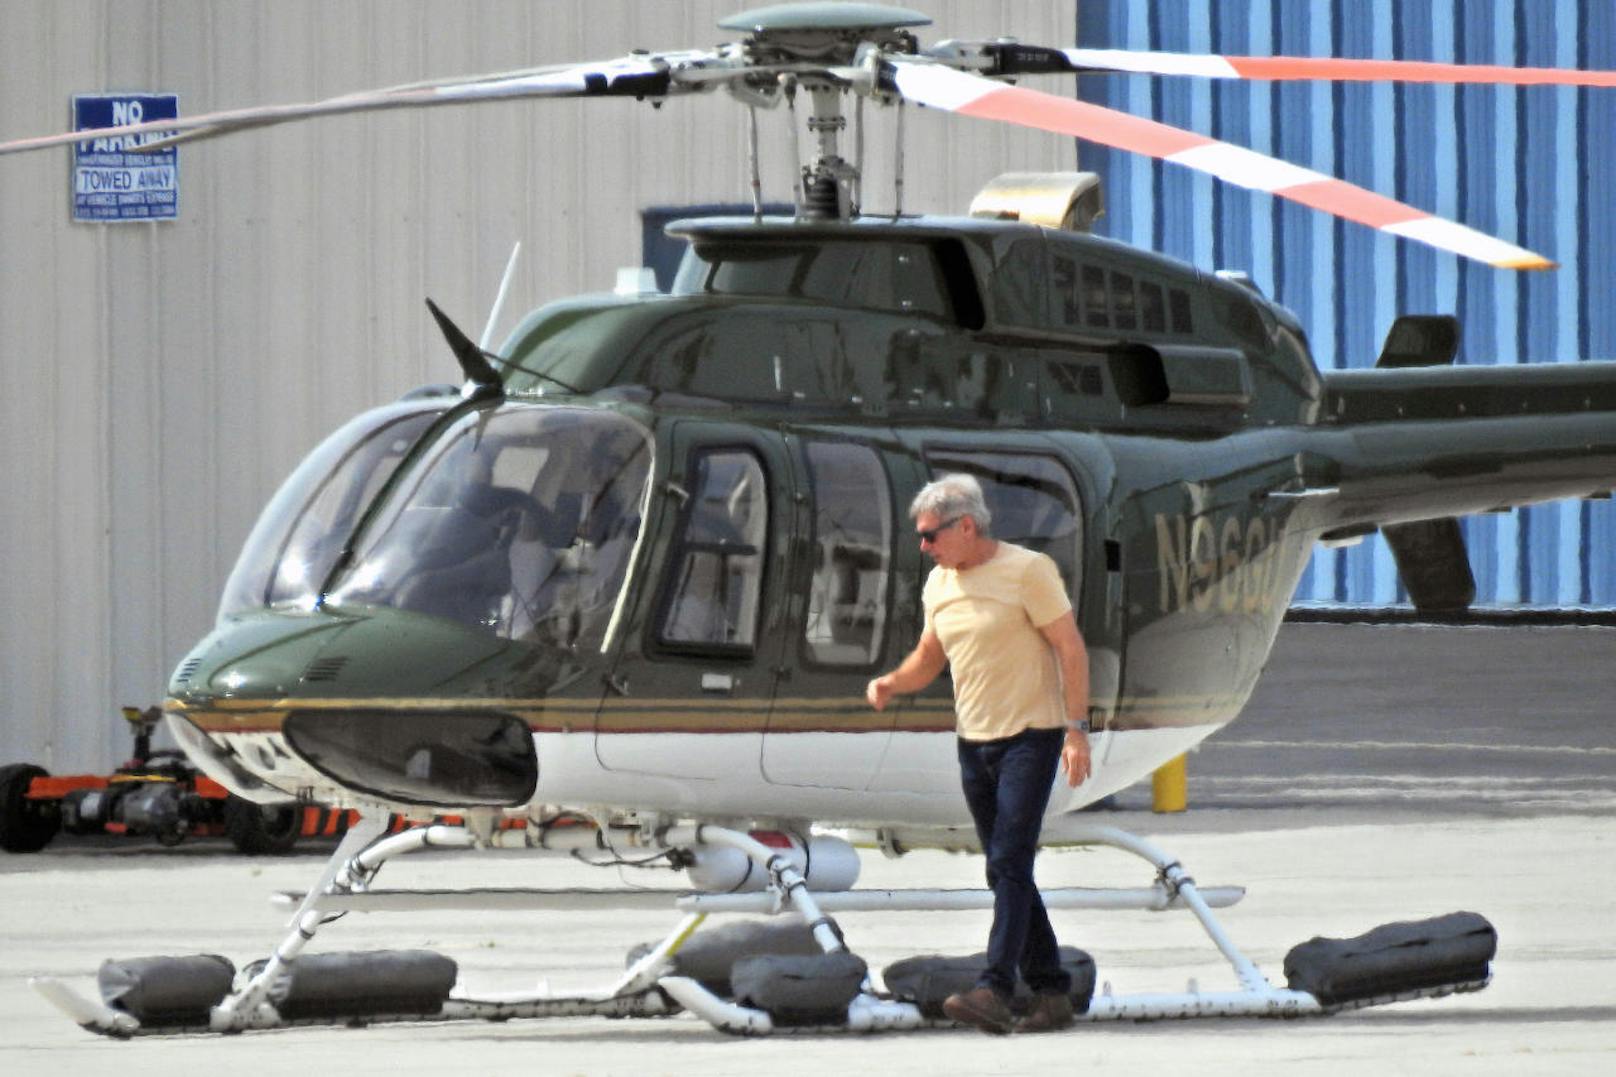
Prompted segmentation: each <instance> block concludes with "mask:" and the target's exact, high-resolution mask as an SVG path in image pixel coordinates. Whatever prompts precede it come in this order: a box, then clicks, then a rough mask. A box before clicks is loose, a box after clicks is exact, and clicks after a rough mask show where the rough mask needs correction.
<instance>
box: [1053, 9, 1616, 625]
mask: <svg viewBox="0 0 1616 1077" xmlns="http://www.w3.org/2000/svg"><path fill="white" fill-rule="evenodd" d="M1078 36H1079V38H1080V39H1081V40H1082V42H1083V43H1084V44H1085V45H1087V46H1090V47H1108V46H1109V47H1127V48H1141V49H1143V48H1149V49H1163V50H1169V51H1173V50H1177V51H1187V52H1212V53H1223V54H1232V55H1258V56H1261V55H1274V54H1294V55H1304V56H1355V57H1377V58H1397V59H1410V60H1453V61H1461V62H1469V63H1498V64H1513V65H1533V66H1578V67H1594V68H1612V67H1616V5H1612V4H1611V2H1610V0H1318V2H1316V3H1299V2H1290V0H1154V2H1146V0H1103V2H1102V0H1089V2H1088V3H1085V4H1083V5H1082V7H1081V10H1080V11H1079V15H1078ZM1080 81H1081V84H1082V85H1081V89H1080V93H1081V94H1082V96H1084V97H1085V98H1087V99H1089V100H1094V101H1098V102H1101V103H1104V104H1109V105H1112V106H1114V107H1119V108H1124V109H1127V110H1128V111H1131V112H1136V113H1139V114H1142V115H1148V116H1152V117H1154V118H1156V119H1159V120H1163V121H1165V122H1169V123H1175V124H1180V125H1183V126H1189V127H1193V128H1195V129H1196V130H1199V131H1202V132H1204V133H1207V134H1211V135H1213V136H1215V137H1218V138H1224V139H1227V140H1229V141H1232V142H1236V143H1239V144H1241V145H1245V146H1250V147H1251V148H1253V149H1257V150H1261V151H1263V152H1265V153H1272V154H1275V155H1277V156H1280V157H1283V158H1285V159H1286V160H1289V161H1294V162H1297V163H1299V164H1304V165H1308V166H1311V167H1313V168H1316V169H1319V170H1320V171H1324V172H1328V173H1331V174H1333V175H1337V176H1341V177H1343V178H1345V179H1348V180H1352V181H1353V182H1356V183H1360V184H1363V185H1365V186H1368V187H1371V188H1373V189H1375V190H1378V191H1382V192H1385V193H1388V194H1393V195H1395V196H1396V197H1398V198H1400V199H1403V200H1404V201H1408V202H1411V203H1413V204H1415V205H1417V206H1420V207H1422V208H1427V209H1431V210H1434V211H1436V212H1437V213H1440V214H1442V215H1444V216H1447V217H1451V218H1454V219H1457V220H1460V221H1463V222H1464V223H1466V224H1470V225H1472V226H1474V227H1477V228H1480V229H1481V230H1483V231H1486V232H1491V233H1493V234H1496V235H1499V236H1502V237H1503V238H1505V239H1510V240H1514V241H1516V242H1519V243H1522V244H1524V245H1526V246H1527V247H1530V248H1532V249H1533V250H1536V251H1539V252H1541V253H1543V254H1546V255H1547V256H1548V257H1550V258H1552V259H1554V260H1556V261H1558V262H1559V263H1560V266H1561V268H1560V269H1559V270H1557V271H1555V272H1552V273H1538V274H1520V273H1513V272H1508V271H1500V270H1493V269H1489V268H1487V267H1485V266H1479V265H1477V264H1475V263H1469V262H1465V263H1460V262H1459V261H1458V260H1457V259H1455V258H1454V257H1452V256H1449V255H1443V254H1438V253H1435V252H1432V251H1429V250H1426V249H1425V248H1422V247H1420V246H1418V245H1415V244H1411V243H1401V242H1398V241H1396V240H1393V239H1391V238H1389V237H1386V236H1382V235H1379V234H1377V233H1375V232H1372V231H1370V230H1368V229H1365V228H1361V227H1358V226H1356V225H1350V224H1342V223H1337V222H1334V221H1332V220H1330V219H1329V218H1326V217H1324V216H1322V215H1320V214H1317V213H1313V212H1311V211H1308V210H1305V209H1302V208H1299V207H1295V206H1292V205H1289V204H1281V203H1280V202H1279V201H1278V200H1277V199H1274V198H1271V197H1269V196H1266V195H1258V194H1252V193H1248V192H1246V191H1243V190H1240V189H1237V188H1233V187H1226V186H1221V185H1214V184H1213V183H1212V181H1211V180H1209V179H1206V178H1203V177H1200V176H1195V175H1192V174H1191V173H1189V172H1186V171H1185V170H1183V169H1178V168H1174V167H1171V166H1163V165H1160V164H1152V163H1150V162H1142V161H1139V160H1135V159H1132V158H1129V157H1127V156H1126V155H1122V154H1118V153H1114V152H1112V151H1106V150H1100V149H1092V150H1091V149H1090V148H1088V147H1086V146H1085V147H1083V149H1082V154H1083V166H1084V167H1085V168H1089V169H1092V170H1095V171H1099V172H1101V173H1103V174H1104V175H1105V178H1106V187H1107V194H1108V196H1109V201H1110V212H1109V214H1108V216H1107V217H1106V218H1105V219H1104V220H1103V221H1102V222H1101V230H1102V231H1108V232H1109V234H1110V235H1112V236H1115V237H1117V238H1120V239H1124V240H1127V241H1129V242H1132V243H1139V244H1146V245H1150V246H1153V247H1155V248H1157V249H1160V250H1163V251H1166V252H1168V253H1171V254H1174V255H1176V256H1178V257H1181V258H1184V259H1186V260H1188V261H1191V262H1194V263H1195V264H1196V265H1198V266H1202V267H1204V268H1208V269H1211V268H1231V269H1244V270H1247V271H1249V272H1250V273H1251V274H1252V276H1253V277H1254V278H1255V279H1256V281H1257V282H1258V283H1259V284H1260V285H1261V286H1262V288H1263V290H1264V291H1265V292H1266V293H1267V294H1269V295H1271V296H1276V297H1277V298H1278V299H1279V301H1280V302H1281V303H1283V304H1285V305H1286V306H1288V307H1290V308H1291V309H1292V310H1294V311H1296V313H1297V314H1298V315H1299V316H1300V317H1301V319H1302V321H1303V323H1304V324H1305V325H1306V326H1307V327H1308V330H1309V333H1310V336H1311V339H1312V341H1313V346H1314V350H1315V352H1316V354H1317V357H1318V360H1319V364H1320V366H1322V367H1327V368H1328V367H1358V366H1369V365H1372V364H1373V363H1374V361H1375V357H1376V355H1377V354H1378V353H1379V349H1380V343H1381V340H1382V338H1383V337H1384V335H1385V333H1386V330H1387V329H1388V328H1389V327H1390V325H1391V322H1392V320H1393V318H1394V317H1396V315H1397V314H1399V313H1416V312H1438V311H1440V312H1448V311H1451V312H1454V313H1456V314H1458V316H1459V317H1460V318H1461V320H1462V321H1463V323H1464V340H1465V342H1464V345H1463V349H1462V351H1461V355H1460V359H1459V361H1460V362H1465V363H1478V364H1479V363H1551V362H1574V361H1576V360H1578V359H1585V358H1612V357H1616V287H1613V286H1616V243H1613V239H1616V200H1613V199H1612V197H1611V192H1610V184H1611V182H1612V176H1613V175H1616V168H1613V165H1616V91H1611V90H1575V89H1562V88H1546V87H1533V88H1527V89H1506V88H1492V87H1465V88H1454V87H1431V86H1423V87H1421V86H1409V87H1400V88H1399V87H1392V86H1384V85H1339V86H1332V85H1330V84H1327V83H1318V84H1312V83H1291V84H1284V85H1281V84H1275V83H1255V84H1245V85H1241V84H1235V83H1209V82H1192V81H1189V80H1168V79H1159V80H1152V79H1146V78H1134V77H1114V78H1111V79H1100V78H1087V77H1086V78H1084V79H1082V80H1080ZM1465 531H1466V535H1467V539H1468V542H1469V545H1470V551H1471V560H1472V564H1473V566H1474V569H1475V573H1476V579H1477V585H1478V590H1479V598H1478V601H1480V602H1482V603H1488V604H1502V605H1513V604H1531V605H1596V606H1611V605H1616V558H1613V553H1616V511H1613V508H1612V503H1611V502H1609V501H1602V502H1583V503H1575V502H1573V503H1565V504H1554V505H1547V506H1541V507H1535V508H1531V509H1525V510H1520V511H1517V512H1513V513H1509V514H1506V515H1501V516H1488V517H1482V518H1475V519H1471V520H1469V521H1467V522H1466V524H1465ZM1297 597H1298V599H1301V600H1315V601H1320V602H1346V603H1375V604H1383V603H1390V602H1393V601H1398V600H1401V599H1402V597H1403V595H1402V592H1401V590H1400V588H1399V586H1398V581H1397V573H1396V568H1395V566H1394V564H1393V562H1392V559H1391V555H1390V552H1389V551H1388V550H1387V548H1386V546H1385V543H1384V542H1383V541H1381V540H1380V539H1379V538H1378V537H1377V538H1376V539H1374V540H1372V541H1370V542H1366V543H1364V544H1363V545H1361V546H1359V547H1356V548H1353V549H1349V550H1341V551H1321V552H1320V553H1319V554H1318V555H1317V556H1316V557H1315V558H1314V561H1313V565H1312V567H1311V569H1310V570H1309V571H1308V573H1307V575H1306V576H1304V577H1303V579H1302V583H1301V587H1300V589H1299V591H1298V594H1297Z"/></svg>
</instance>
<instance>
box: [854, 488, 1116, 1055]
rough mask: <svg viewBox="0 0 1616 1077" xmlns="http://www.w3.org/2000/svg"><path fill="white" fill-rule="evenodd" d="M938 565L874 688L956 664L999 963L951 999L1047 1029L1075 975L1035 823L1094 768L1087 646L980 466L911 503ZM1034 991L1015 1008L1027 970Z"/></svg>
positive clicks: (997, 1023) (905, 683) (991, 950)
mask: <svg viewBox="0 0 1616 1077" xmlns="http://www.w3.org/2000/svg"><path fill="white" fill-rule="evenodd" d="M909 515H910V516H911V517H913V518H914V521H915V533H916V535H918V536H919V538H920V546H921V549H923V550H925V551H926V552H927V553H928V554H930V555H931V558H932V560H933V561H934V562H936V567H934V568H933V569H932V571H931V575H929V576H928V577H927V578H926V587H925V591H924V593H923V595H922V601H923V603H924V605H925V609H926V627H925V629H924V630H923V631H922V632H921V635H920V642H919V643H918V644H917V645H916V646H915V649H914V650H913V651H912V652H911V653H910V654H909V656H908V657H907V658H905V659H904V660H903V662H902V663H901V664H900V665H899V666H898V668H897V669H895V670H893V671H892V672H891V673H888V674H885V675H884V676H881V677H877V678H875V679H874V680H872V681H871V682H870V683H869V686H868V687H867V688H866V689H865V695H866V696H867V698H868V699H869V701H870V705H871V706H873V707H874V708H875V709H876V710H881V709H883V708H884V707H885V706H886V704H887V701H888V700H889V699H891V698H892V696H893V695H895V694H907V693H911V692H918V691H919V690H920V689H922V688H924V687H925V686H926V685H928V684H930V683H931V682H932V681H933V680H935V679H936V677H937V675H938V674H939V673H941V672H942V671H943V667H944V665H945V664H946V665H949V666H950V667H951V668H952V671H953V679H954V710H955V714H956V715H957V727H956V728H957V731H958V734H959V739H958V748H959V761H960V780H961V784H962V786H963V787H964V791H965V800H966V803H967V805H968V806H969V807H970V810H971V818H972V819H973V820H974V821H975V823H976V833H977V837H978V838H979V839H980V841H981V843H982V851H983V852H984V853H985V854H986V855H987V878H988V886H989V887H991V888H992V890H993V928H992V931H991V932H990V933H989V935H988V964H987V968H986V969H984V970H983V973H982V976H981V978H980V979H979V981H978V982H977V986H976V987H975V988H973V989H972V990H970V991H965V992H961V993H960V994H956V995H950V996H949V997H948V999H947V1000H946V1001H945V1002H944V1003H943V1010H944V1012H945V1013H947V1014H948V1015H949V1016H950V1017H952V1018H954V1019H955V1020H957V1021H963V1022H965V1023H967V1024H971V1025H974V1026H976V1027H977V1028H980V1029H982V1030H983V1031H985V1032H993V1033H999V1034H1003V1033H1006V1032H1009V1031H1011V1029H1012V1028H1014V1029H1015V1030H1016V1031H1020V1032H1043V1031H1048V1030H1051V1029H1057V1028H1064V1027H1065V1026H1067V1025H1069V1024H1071V1022H1072V1004H1071V1001H1070V999H1069V998H1068V997H1067V992H1069V991H1070V990H1071V979H1070V977H1069V976H1068V975H1067V974H1066V972H1065V971H1064V970H1063V969H1062V968H1061V967H1060V959H1059V955H1058V953H1057V950H1056V944H1055V932H1054V929H1053V928H1051V927H1050V924H1049V916H1048V914H1047V913H1046V912H1045V911H1044V903H1043V899H1042V898H1041V897H1040V896H1039V894H1038V887H1037V885H1036V884H1035V883H1034V882H1033V861H1034V859H1035V858H1036V857H1037V855H1038V832H1039V829H1040V828H1041V826H1042V823H1043V815H1044V809H1045V807H1046V806H1047V805H1048V803H1049V794H1050V787H1051V786H1052V785H1053V783H1054V780H1055V774H1056V766H1057V764H1058V765H1060V766H1063V767H1064V768H1065V770H1066V777H1067V781H1068V782H1069V783H1070V784H1071V785H1073V786H1075V785H1077V784H1078V783H1079V782H1081V781H1083V780H1084V779H1086V778H1087V777H1088V776H1089V767H1090V763H1089V744H1088V736H1087V733H1088V722H1087V717H1088V702H1089V691H1088V657H1087V654H1086V652H1085V650H1084V647H1083V638H1082V636H1080V635H1079V634H1078V631H1077V621H1076V619H1075V618H1074V617H1073V615H1072V606H1071V602H1070V600H1069V599H1068V598H1067V596H1066V588H1065V586H1064V585H1063V584H1062V583H1061V578H1060V573H1059V572H1058V571H1057V570H1056V568H1055V563H1054V562H1053V561H1051V560H1050V559H1049V558H1048V557H1047V556H1045V555H1044V554H1041V553H1035V552H1033V551H1032V550H1027V549H1024V548H1022V547H1020V546H1016V545H1013V544H1011V543H1008V542H1001V541H999V540H997V539H995V538H992V537H990V535H989V534H988V525H989V524H990V523H991V521H992V517H991V515H990V514H989V512H988V508H987V504H986V503H985V501H984V500H983V497H982V488H981V486H980V485H979V484H978V483H977V481H976V479H974V478H973V477H971V476H970V475H945V476H943V477H942V478H940V479H938V480H937V481H936V482H933V483H931V484H929V485H928V486H926V487H925V488H924V489H922V490H921V491H920V493H919V494H917V495H916V496H915V500H914V503H913V504H912V505H911V506H910V508H909ZM1018 970H1019V972H1020V973H1021V977H1022V979H1024V980H1025V981H1026V983H1027V986H1028V988H1030V989H1031V990H1032V992H1033V994H1034V1003H1033V1006H1032V1009H1031V1010H1030V1012H1029V1013H1028V1014H1027V1016H1026V1017H1025V1018H1023V1019H1022V1021H1021V1023H1020V1024H1015V1023H1014V1020H1013V1018H1012V1016H1011V1013H1010V1008H1009V1005H1008V1003H1009V999H1010V996H1011V994H1012V993H1013V991H1014V989H1015V978H1016V973H1017V971H1018Z"/></svg>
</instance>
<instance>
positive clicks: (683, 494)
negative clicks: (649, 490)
mask: <svg viewBox="0 0 1616 1077" xmlns="http://www.w3.org/2000/svg"><path fill="white" fill-rule="evenodd" d="M662 487H663V489H665V490H667V491H668V493H670V494H672V495H673V496H674V497H676V498H678V499H679V504H680V506H681V507H683V506H685V505H688V504H690V491H689V490H686V489H685V488H684V487H683V486H680V485H679V484H678V483H676V482H674V481H673V480H672V479H669V480H668V481H667V482H665V483H663V484H662Z"/></svg>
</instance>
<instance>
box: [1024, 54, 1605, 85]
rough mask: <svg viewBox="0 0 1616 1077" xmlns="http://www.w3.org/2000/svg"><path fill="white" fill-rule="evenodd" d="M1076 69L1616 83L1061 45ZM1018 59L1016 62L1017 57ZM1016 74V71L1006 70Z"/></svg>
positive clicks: (1338, 60)
mask: <svg viewBox="0 0 1616 1077" xmlns="http://www.w3.org/2000/svg"><path fill="white" fill-rule="evenodd" d="M1051 51H1058V52H1059V53H1060V54H1061V55H1062V56H1064V57H1065V58H1066V60H1067V61H1068V62H1069V63H1070V64H1071V65H1072V68H1071V69H1072V70H1074V71H1079V72H1085V71H1116V72H1127V73H1132V74H1143V75H1195V76H1199V77H1201V78H1210V79H1253V80H1266V81H1275V82H1290V81H1298V80H1323V81H1331V82H1441V83H1455V84H1460V83H1477V84H1487V85H1499V86H1616V71H1585V70H1580V69H1577V68H1566V67H1500V66H1497V65H1493V64H1443V63H1434V62H1429V61H1425V60H1359V59H1349V58H1344V57H1317V58H1308V57H1303V56H1211V55H1197V54H1194V53H1180V52H1132V51H1130V50H1128V49H1058V50H1051ZM1012 63H1013V61H1012ZM1007 73H1014V72H1007Z"/></svg>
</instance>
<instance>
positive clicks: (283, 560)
mask: <svg viewBox="0 0 1616 1077" xmlns="http://www.w3.org/2000/svg"><path fill="white" fill-rule="evenodd" d="M452 402H453V401H452V399H451V400H449V401H447V402H446V401H445V400H443V399H441V398H439V399H422V400H409V401H401V402H399V403H397V404H388V405H387V406H385V407H380V408H376V409H374V410H371V411H367V412H365V413H364V414H363V415H360V416H358V417H356V418H354V419H353V420H351V421H350V422H348V423H347V424H346V425H344V426H343V427H342V428H341V429H340V430H338V431H337V432H336V433H334V434H332V435H331V436H330V437H328V438H326V440H325V441H324V442H323V443H321V445H320V447H319V448H317V449H315V450H314V451H313V452H312V453H310V454H309V455H308V457H307V458H305V459H304V461H303V462H302V463H301V464H299V465H298V466H297V469H296V470H295V471H293V472H292V474H291V477H290V478H288V479H287V480H286V481H285V482H284V483H282V484H281V488H280V489H279V490H278V491H276V493H275V497H274V498H273V499H272V500H271V501H270V503H269V505H268V506H266V507H265V509H264V511H263V513H262V514H261V515H260V516H259V518H258V522H257V523H256V524H255V525H254V526H253V529H252V534H250V535H248V536H247V542H246V545H245V546H243V547H242V550H241V556H240V557H239V558H237V560H236V566H235V568H234V569H232V570H231V573H230V579H229V581H228V582H227V583H226V584H225V587H224V599H223V601H222V602H221V603H220V604H219V617H220V618H221V619H222V618H225V617H230V616H233V615H236V614H240V613H245V612H247V611H248V610H254V609H262V608H264V607H266V606H267V607H275V608H294V609H313V608H314V604H315V602H316V601H317V600H318V599H319V597H320V588H321V587H322V586H324V584H325V579H326V577H327V576H328V575H330V574H331V570H332V568H334V567H335V566H336V563H337V557H338V555H340V554H341V553H342V548H343V545H344V544H345V543H346V542H347V541H348V538H349V536H350V535H352V534H353V529H354V527H355V526H357V525H358V523H359V520H360V517H361V516H362V515H363V514H364V511H365V509H366V508H367V507H368V506H369V505H370V502H371V500H372V499H373V498H374V497H375V496H376V493H377V491H379V490H380V489H381V488H382V486H383V485H384V484H385V483H386V482H387V480H388V479H389V478H391V477H392V474H393V472H394V470H395V469H397V467H398V465H399V462H400V461H402V460H403V459H404V457H405V455H406V454H407V453H408V452H409V451H410V449H411V448H412V447H413V446H414V445H415V443H416V441H417V440H418V439H419V438H420V437H421V435H422V434H423V433H425V432H426V430H427V429H428V428H429V427H430V426H431V425H432V423H433V422H434V421H435V420H436V419H437V418H438V417H439V416H440V415H442V414H443V413H444V412H445V411H446V410H448V408H449V405H450V403H452Z"/></svg>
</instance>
